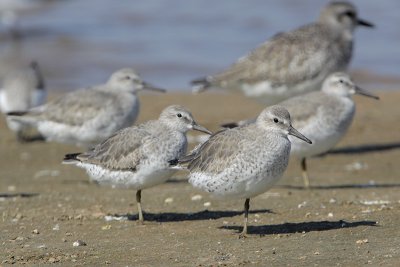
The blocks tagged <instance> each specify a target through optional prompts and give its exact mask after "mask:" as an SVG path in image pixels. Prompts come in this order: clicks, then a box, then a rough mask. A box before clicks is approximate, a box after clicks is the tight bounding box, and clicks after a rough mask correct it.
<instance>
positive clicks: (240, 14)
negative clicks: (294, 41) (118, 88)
mask: <svg viewBox="0 0 400 267" xmlns="http://www.w3.org/2000/svg"><path fill="white" fill-rule="evenodd" d="M53 2H54V1H53ZM353 2H354V3H355V4H356V6H357V7H358V8H359V14H360V17H362V18H365V19H367V20H369V21H371V22H373V23H375V24H376V26H377V27H376V28H375V29H372V30H371V29H368V28H360V29H358V31H357V33H356V44H355V54H354V57H353V61H352V65H351V68H352V70H357V71H358V72H360V71H361V72H363V73H364V71H365V72H366V73H367V74H368V75H370V74H374V75H375V74H376V75H377V76H378V77H380V78H381V79H380V81H379V82H376V83H375V82H374V81H373V80H372V81H371V79H370V80H369V83H370V84H372V83H374V84H378V85H374V86H379V87H380V88H382V87H389V88H390V87H392V88H399V87H398V84H399V83H398V79H399V78H398V77H399V76H400V75H399V74H400V71H399V65H400V48H399V43H400V30H399V28H398V25H400V16H399V15H398V11H399V10H400V1H397V0H387V1H374V0H359V1H353ZM324 4H325V2H323V1H318V0H307V1H301V2H300V1H289V0H285V1H266V0H249V1H229V0H220V1H213V0H201V1H200V0H197V1H184V0H168V1H162V0H147V1H116V0H113V1H109V0H63V1H57V2H55V3H52V4H50V5H49V6H44V7H43V8H40V9H39V10H34V11H32V12H26V14H23V16H21V21H20V31H21V32H22V35H23V37H22V40H21V41H20V42H18V43H15V42H13V41H11V40H10V38H8V37H7V36H6V34H5V29H4V27H2V28H1V29H0V32H1V42H0V69H1V71H2V72H4V70H5V69H7V68H8V67H9V66H10V65H13V64H14V63H15V62H18V63H21V62H28V61H29V60H31V59H37V60H38V61H39V62H40V63H41V65H42V68H43V69H44V71H45V74H46V78H47V83H48V86H49V88H51V89H52V90H57V89H67V90H68V89H74V88H77V87H81V86H87V85H91V84H97V83H102V82H103V81H105V80H106V79H107V78H108V76H109V75H110V73H111V72H113V71H114V70H116V69H118V68H121V67H127V66H129V67H134V68H136V69H137V70H138V71H139V72H140V73H141V74H142V76H143V77H144V78H145V79H146V80H148V81H150V82H151V83H154V84H156V85H158V86H163V87H166V88H173V89H179V90H189V81H190V80H191V79H194V78H198V77H201V76H203V75H206V74H211V73H214V72H216V71H218V70H221V69H223V68H225V67H227V66H228V65H229V64H231V63H232V62H234V61H235V60H236V59H237V58H238V57H240V56H242V55H244V54H245V53H246V52H247V51H249V50H250V49H252V48H254V47H256V46H257V45H258V44H260V43H261V42H263V41H264V40H266V39H267V38H269V37H270V36H272V35H273V34H275V33H276V32H278V31H287V30H290V29H293V28H296V27H297V26H299V25H301V24H305V23H308V22H311V21H313V20H315V19H316V17H317V16H318V13H319V10H320V8H321V7H322V6H323V5H324ZM381 76H384V77H386V76H394V77H396V78H394V79H391V80H394V81H395V82H393V81H392V82H389V83H387V82H386V80H387V79H385V78H383V79H382V77H381ZM382 80H383V81H384V82H383V85H382ZM373 88H374V87H373Z"/></svg>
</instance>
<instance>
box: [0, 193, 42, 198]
mask: <svg viewBox="0 0 400 267" xmlns="http://www.w3.org/2000/svg"><path fill="white" fill-rule="evenodd" d="M38 195H39V193H0V198H14V197H22V198H30V197H36V196H38Z"/></svg>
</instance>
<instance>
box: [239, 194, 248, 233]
mask: <svg viewBox="0 0 400 267" xmlns="http://www.w3.org/2000/svg"><path fill="white" fill-rule="evenodd" d="M249 209H250V198H246V201H245V202H244V225H243V231H242V233H240V235H239V238H245V237H246V236H247V222H248V221H249Z"/></svg>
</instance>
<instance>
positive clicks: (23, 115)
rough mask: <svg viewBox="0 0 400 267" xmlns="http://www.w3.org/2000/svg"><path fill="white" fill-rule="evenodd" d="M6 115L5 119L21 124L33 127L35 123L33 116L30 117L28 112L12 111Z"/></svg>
mask: <svg viewBox="0 0 400 267" xmlns="http://www.w3.org/2000/svg"><path fill="white" fill-rule="evenodd" d="M6 115H7V119H9V120H11V121H16V122H19V123H21V124H25V125H29V126H34V125H35V124H36V123H37V119H36V118H35V117H34V116H30V115H29V111H12V112H8V113H7V114H6Z"/></svg>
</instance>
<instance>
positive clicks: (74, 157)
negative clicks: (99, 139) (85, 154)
mask: <svg viewBox="0 0 400 267" xmlns="http://www.w3.org/2000/svg"><path fill="white" fill-rule="evenodd" d="M81 154H82V153H72V154H66V155H65V156H64V159H63V161H62V163H63V164H76V163H78V162H81V161H80V159H79V158H78V156H79V155H81Z"/></svg>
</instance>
